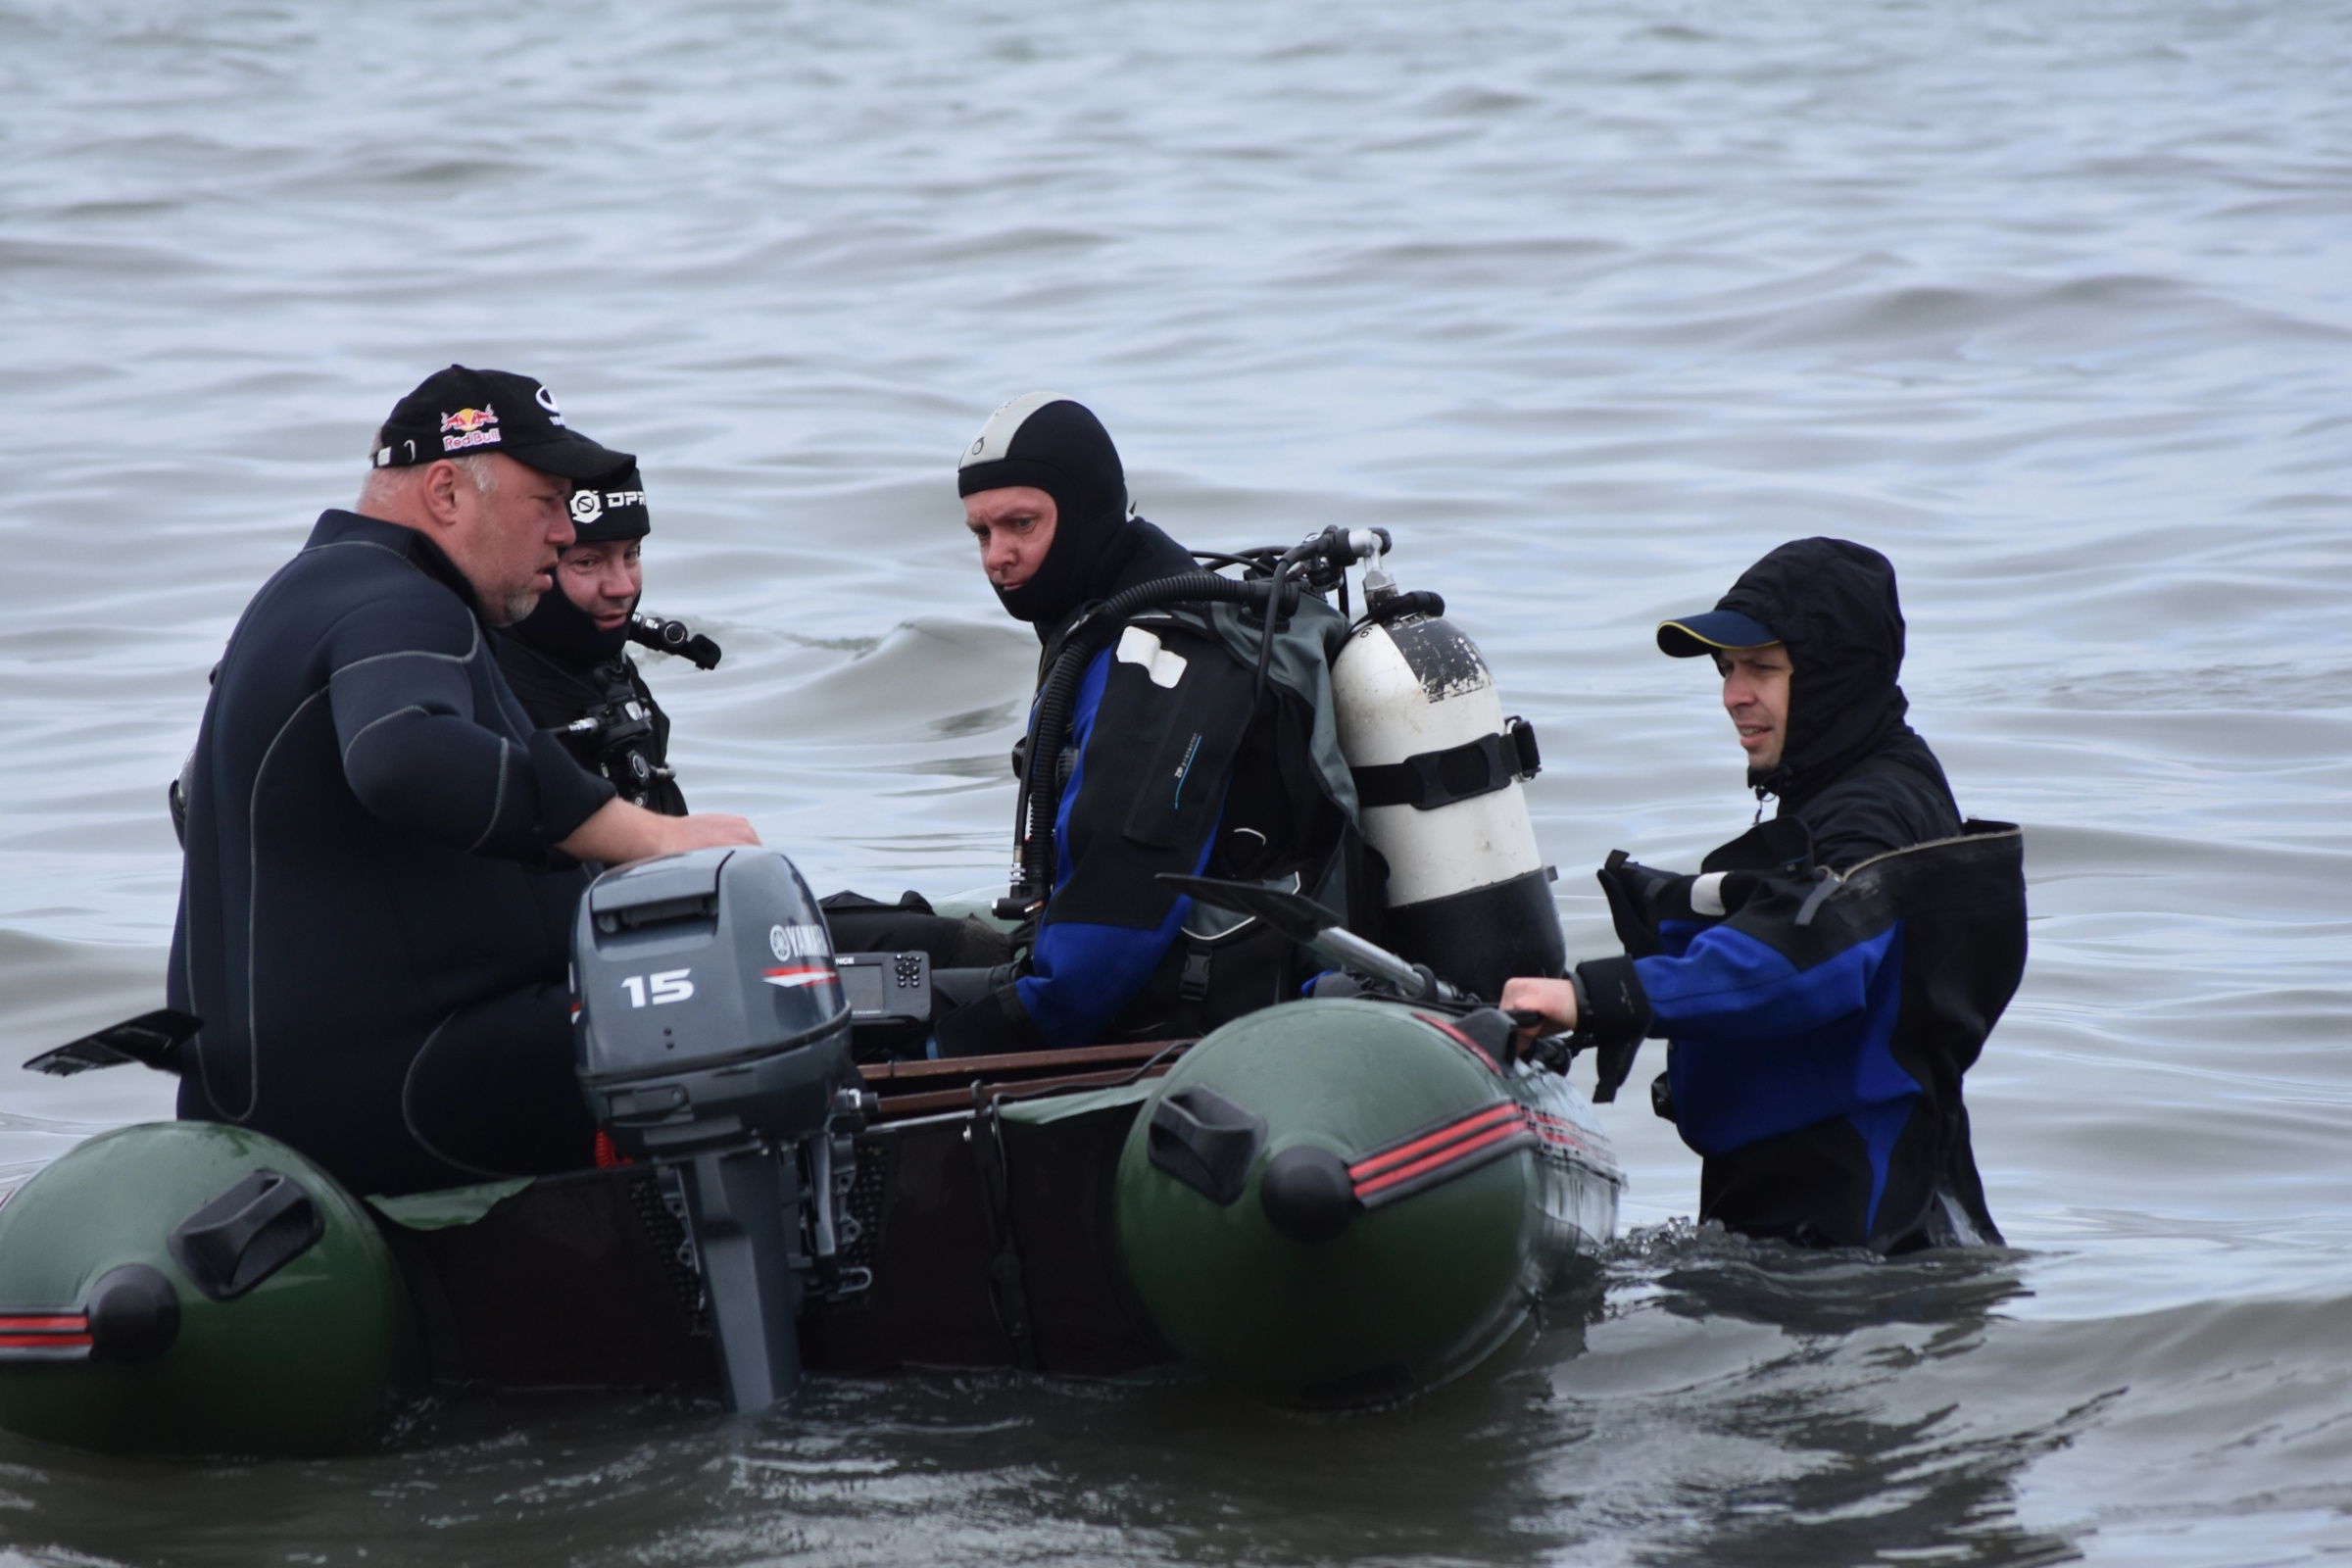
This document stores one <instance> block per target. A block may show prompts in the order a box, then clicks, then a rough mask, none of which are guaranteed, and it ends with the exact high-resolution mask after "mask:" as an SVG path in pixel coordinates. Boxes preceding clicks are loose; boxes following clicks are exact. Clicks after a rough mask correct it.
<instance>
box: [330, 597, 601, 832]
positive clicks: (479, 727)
mask: <svg viewBox="0 0 2352 1568" xmlns="http://www.w3.org/2000/svg"><path fill="white" fill-rule="evenodd" d="M434 592H436V593H438V592H439V591H438V590H434ZM370 610H371V612H372V613H363V614H360V615H355V616H352V617H349V618H347V619H346V620H345V621H344V622H342V623H341V624H340V625H338V626H337V627H336V629H335V632H334V633H333V635H332V636H331V637H330V638H329V642H328V648H327V653H328V655H329V657H330V658H331V659H332V660H333V671H334V672H333V674H332V676H331V677H330V678H329V680H328V683H327V700H328V703H329V706H330V707H331V709H332V711H333V714H334V720H335V738H336V743H337V746H338V748H339V749H340V751H341V754H342V758H343V776H344V778H345V779H346V780H347V781H348V782H349V783H350V785H351V789H352V793H353V794H354V795H356V796H358V797H359V800H360V804H361V805H363V806H365V807H366V808H367V809H368V810H369V811H370V812H372V813H374V814H375V815H376V816H378V817H380V818H382V819H383V820H384V821H386V822H389V823H391V824H392V825H394V826H395V827H400V828H405V829H407V830H409V831H410V832H413V833H416V834H418V835H419V836H421V837H424V838H427V839H430V840H432V841H433V842H434V843H437V844H441V845H444V846H446V847H447V848H450V849H453V850H458V851H461V852H464V853H466V854H469V855H489V856H495V857H498V858H502V859H512V860H536V859H538V858H542V857H544V856H545V854H546V853H547V851H548V849H549V848H551V847H552V846H553V845H555V844H556V843H557V842H559V841H560V840H562V839H564V838H566V837H568V836H569V835H570V834H571V832H572V830H573V829H574V828H577V827H578V826H579V825H580V823H582V822H584V821H586V820H587V819H588V817H589V816H590V815H591V814H592V813H593V812H595V811H596V810H597V809H598V808H600V807H602V806H603V805H604V803H605V802H606V801H608V800H611V799H612V798H613V786H612V785H611V784H608V783H606V782H605V781H604V780H602V779H599V778H595V777H592V776H591V775H590V774H588V773H587V772H586V771H584V770H583V769H582V768H581V767H580V766H579V764H578V763H576V762H574V761H573V760H571V759H570V757H569V756H568V754H566V753H565V752H564V749H563V747H562V745H561V744H560V743H558V742H557V741H556V740H555V738H554V737H553V736H552V735H550V734H548V733H546V732H544V731H532V732H528V733H527V735H524V736H515V735H510V734H508V733H506V730H505V726H503V725H497V724H496V719H497V718H498V717H499V716H500V715H496V714H493V715H492V722H490V723H485V722H482V721H481V720H480V719H478V718H477V717H476V713H477V711H478V709H479V707H480V706H481V705H482V704H483V703H484V702H485V701H487V702H495V701H496V697H497V691H498V690H499V688H498V687H496V686H494V685H489V684H487V683H486V682H487V680H489V679H495V675H494V672H493V671H491V670H490V668H489V667H488V665H489V656H488V653H487V651H486V649H485V647H484V644H483V642H482V639H481V636H480V633H479V629H478V628H477V627H476V626H475V624H474V622H473V618H472V616H471V615H470V614H468V613H466V610H465V609H464V607H463V606H461V605H459V604H457V603H456V601H455V600H454V599H451V600H450V601H449V603H448V605H447V609H446V612H444V611H443V609H442V607H441V606H440V605H438V604H432V603H429V602H423V601H421V600H412V599H408V598H406V597H402V598H397V599H392V600H388V601H386V602H385V603H383V604H381V605H379V606H374V607H370ZM477 666H480V667H477ZM494 726H495V727H494Z"/></svg>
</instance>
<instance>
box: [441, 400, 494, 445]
mask: <svg viewBox="0 0 2352 1568" xmlns="http://www.w3.org/2000/svg"><path fill="white" fill-rule="evenodd" d="M497 444H498V414H497V412H496V411H495V410H493V409H492V408H491V407H490V405H489V404H487V403H485V404H483V405H482V406H481V407H480V408H478V409H460V410H459V411H458V412H457V413H455V414H444V415H443V416H441V450H442V451H444V452H463V451H465V450H466V448H467V447H487V446H496V445H497Z"/></svg>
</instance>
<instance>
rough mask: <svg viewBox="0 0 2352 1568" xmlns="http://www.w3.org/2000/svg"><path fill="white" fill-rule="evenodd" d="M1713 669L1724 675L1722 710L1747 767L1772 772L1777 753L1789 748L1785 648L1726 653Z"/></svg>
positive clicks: (1773, 646)
mask: <svg viewBox="0 0 2352 1568" xmlns="http://www.w3.org/2000/svg"><path fill="white" fill-rule="evenodd" d="M1715 667H1716V668H1717V669H1719V670H1721V671H1722V672H1723V711H1725V712H1727V713H1729V714H1731V715H1732V727H1733V728H1735V729H1737V730H1738V731H1739V732H1740V750H1741V751H1743V752H1745V753H1747V765H1748V767H1749V768H1750V769H1752V770H1753V771H1755V772H1758V773H1769V772H1771V771H1772V770H1773V769H1774V768H1776V767H1778V766H1780V765H1781V752H1782V750H1783V749H1784V748H1785V747H1787V746H1788V744H1789V670H1790V668H1791V666H1790V664H1789V649H1788V647H1787V645H1785V644H1782V643H1766V644H1765V645H1764V646H1763V647H1761V648H1727V649H1725V650H1724V651H1723V652H1722V653H1719V654H1717V655H1716V656H1715Z"/></svg>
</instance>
